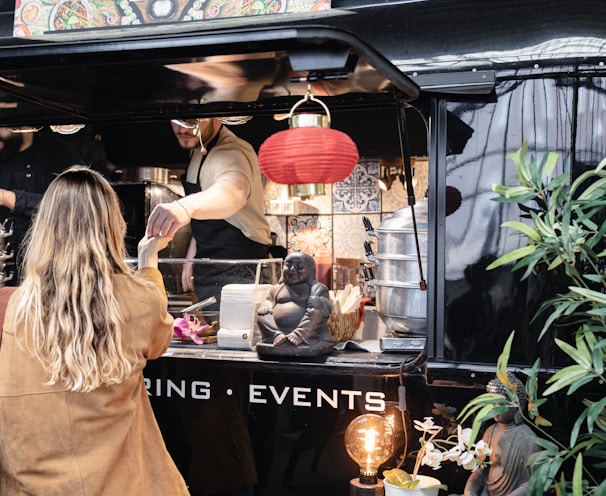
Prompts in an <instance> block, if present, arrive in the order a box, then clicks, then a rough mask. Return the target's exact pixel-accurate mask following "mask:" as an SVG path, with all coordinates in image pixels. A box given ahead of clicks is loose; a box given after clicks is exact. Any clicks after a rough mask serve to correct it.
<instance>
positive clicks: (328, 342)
mask: <svg viewBox="0 0 606 496" xmlns="http://www.w3.org/2000/svg"><path fill="white" fill-rule="evenodd" d="M331 312H332V303H331V302H330V298H329V295H328V288H327V287H326V286H325V285H324V284H322V283H320V282H317V281H316V263H315V261H314V259H313V257H312V256H311V255H308V254H306V253H300V252H296V253H291V254H289V255H287V256H286V258H285V259H284V266H283V268H282V277H281V279H280V282H279V283H278V284H276V285H274V286H273V287H272V288H271V289H270V290H269V293H268V295H267V298H266V299H265V301H263V302H262V303H261V305H260V306H259V308H258V310H257V326H258V327H259V330H260V331H261V335H262V341H261V342H260V343H258V344H257V353H258V354H259V355H284V356H318V355H323V354H327V353H330V352H331V351H332V350H333V339H332V334H331V333H330V329H329V328H328V316H329V315H330V313H331Z"/></svg>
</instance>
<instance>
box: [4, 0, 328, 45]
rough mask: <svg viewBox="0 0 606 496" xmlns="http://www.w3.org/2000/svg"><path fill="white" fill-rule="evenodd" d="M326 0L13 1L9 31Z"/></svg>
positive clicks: (254, 10)
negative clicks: (11, 22)
mask: <svg viewBox="0 0 606 496" xmlns="http://www.w3.org/2000/svg"><path fill="white" fill-rule="evenodd" d="M329 8H330V0H15V22H14V29H13V35H14V36H16V37H21V38H22V37H35V36H40V35H44V34H48V33H51V32H62V31H70V32H71V33H75V32H77V31H80V30H91V29H100V28H104V29H106V28H121V27H125V26H138V25H150V24H159V23H175V22H189V21H208V20H212V19H221V18H233V17H247V16H259V15H270V14H282V13H294V12H316V11H320V10H328V9H329Z"/></svg>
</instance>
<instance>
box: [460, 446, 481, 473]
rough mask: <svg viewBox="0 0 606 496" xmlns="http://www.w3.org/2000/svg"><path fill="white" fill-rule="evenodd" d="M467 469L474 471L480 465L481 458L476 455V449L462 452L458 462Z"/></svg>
mask: <svg viewBox="0 0 606 496" xmlns="http://www.w3.org/2000/svg"><path fill="white" fill-rule="evenodd" d="M457 463H458V464H459V465H460V466H461V467H463V468H464V469H465V470H471V471H472V472H473V471H474V470H476V469H477V468H478V467H479V466H480V464H481V463H480V460H478V459H477V458H476V457H475V452H474V451H465V452H464V453H462V454H461V458H460V460H459V461H458V462H457Z"/></svg>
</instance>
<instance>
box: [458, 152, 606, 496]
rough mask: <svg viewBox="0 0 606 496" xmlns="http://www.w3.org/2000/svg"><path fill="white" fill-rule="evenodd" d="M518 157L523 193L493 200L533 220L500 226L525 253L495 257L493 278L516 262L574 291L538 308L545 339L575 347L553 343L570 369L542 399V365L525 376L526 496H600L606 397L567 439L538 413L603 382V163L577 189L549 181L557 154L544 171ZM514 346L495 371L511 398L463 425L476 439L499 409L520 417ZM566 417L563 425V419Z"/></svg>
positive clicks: (605, 464)
mask: <svg viewBox="0 0 606 496" xmlns="http://www.w3.org/2000/svg"><path fill="white" fill-rule="evenodd" d="M511 158H512V159H513V160H514V163H515V167H516V174H517V178H518V181H519V184H518V185H515V186H503V185H499V186H495V187H494V191H495V192H496V193H497V194H498V195H499V196H498V197H497V198H496V200H497V201H499V202H509V203H517V204H518V205H519V207H520V209H521V210H522V212H524V214H523V215H524V216H525V217H527V218H528V219H529V220H530V223H525V222H522V221H512V222H505V223H504V224H503V227H507V228H513V229H515V231H516V232H517V233H518V234H519V235H520V236H522V237H524V238H525V240H526V244H525V246H522V247H520V248H517V249H515V250H513V251H511V252H509V253H507V254H505V255H503V256H502V257H500V258H498V259H497V260H496V261H495V262H493V263H492V264H491V265H490V266H489V267H488V269H489V270H490V269H492V268H496V267H500V266H503V265H506V264H511V263H513V264H514V265H513V270H520V269H524V274H523V277H522V278H523V279H525V278H528V277H531V275H532V274H534V273H535V272H536V271H537V270H538V269H539V266H540V267H543V268H546V269H547V270H556V269H557V270H559V271H560V272H561V274H562V275H563V277H564V278H565V279H566V282H567V290H566V291H563V292H561V293H560V294H558V295H556V296H555V297H553V298H551V299H549V300H547V301H545V302H544V303H543V304H542V305H541V307H540V309H539V311H538V314H541V313H547V319H546V321H545V324H544V326H543V329H542V331H541V333H540V337H539V339H542V338H544V336H545V333H546V331H547V330H548V329H549V328H550V327H552V326H554V325H560V324H566V325H567V326H573V327H567V328H572V329H574V331H573V335H572V336H569V339H555V343H556V344H557V346H558V347H559V348H560V349H561V350H562V351H563V352H564V353H565V354H566V355H567V357H568V358H569V359H570V365H568V366H566V367H564V368H562V369H560V370H558V371H557V372H555V373H553V374H551V375H550V376H549V378H548V379H547V381H546V385H547V388H546V389H545V391H543V393H542V394H541V393H540V392H539V389H540V388H539V383H540V382H539V377H540V374H541V372H542V371H541V369H540V359H537V360H536V361H535V363H534V365H533V367H532V368H531V369H529V370H525V371H523V373H524V375H525V376H526V396H527V400H528V407H527V409H526V410H525V411H521V414H522V416H523V418H524V419H525V421H526V422H528V423H529V424H530V425H532V426H533V428H534V429H535V431H536V432H537V438H536V442H537V444H538V445H539V446H540V447H541V448H542V449H541V451H540V452H538V453H536V454H535V455H533V456H532V457H531V459H530V460H529V468H530V472H531V480H530V486H529V490H528V494H532V495H537V496H541V495H543V494H556V495H569V494H572V495H573V496H582V495H593V496H603V495H606V481H604V480H602V478H603V477H602V476H598V475H596V473H600V471H601V470H603V469H605V468H606V397H602V398H601V399H598V400H597V401H590V400H588V399H585V400H583V404H582V407H581V408H580V410H581V413H580V415H578V417H577V419H576V421H575V422H574V425H573V427H572V429H571V432H570V436H569V438H568V439H565V440H560V439H556V438H555V437H554V436H552V435H551V434H550V432H549V428H550V427H551V425H552V423H551V422H550V421H549V420H548V419H546V418H544V417H543V416H542V415H541V414H540V412H539V409H540V408H541V407H544V406H545V403H546V402H547V401H549V400H550V399H551V398H553V395H554V393H559V394H564V395H566V396H569V397H571V396H572V395H573V394H575V395H576V396H578V395H579V394H580V393H582V392H583V390H582V389H581V390H579V389H580V388H582V387H583V386H586V385H588V384H589V383H593V385H595V386H596V388H597V389H598V390H599V388H603V387H604V386H603V385H604V384H605V383H606V377H605V373H604V364H605V359H606V274H605V272H606V271H605V270H604V265H605V264H604V262H605V260H606V208H605V207H606V159H604V160H602V162H601V163H600V164H599V165H598V166H597V167H596V168H595V169H592V170H589V171H587V172H585V173H583V174H581V175H580V176H579V177H578V178H576V179H575V180H574V181H572V182H570V176H569V174H562V175H559V176H556V177H551V175H552V172H553V170H554V167H555V164H556V161H557V158H558V156H557V154H555V153H548V154H546V155H545V156H544V157H543V159H542V160H541V161H540V162H537V161H536V160H535V159H534V158H533V157H529V156H528V146H527V144H526V143H525V144H524V145H523V146H522V148H520V149H519V150H518V151H517V152H516V153H515V154H513V155H511ZM538 314H537V315H538ZM513 339H514V333H512V334H511V336H510V337H509V339H508V341H507V343H506V345H505V347H504V349H503V352H502V354H501V356H500V357H499V360H498V363H497V376H498V377H499V379H500V380H501V382H503V383H504V384H505V385H507V386H508V387H511V390H510V391H508V392H507V395H506V396H503V395H495V394H483V395H480V396H479V397H477V398H475V399H474V400H472V401H471V402H470V403H469V404H468V405H467V406H466V407H465V408H464V409H463V411H462V412H461V415H460V417H461V421H464V420H465V419H467V418H469V417H471V416H474V422H473V429H474V436H475V435H477V433H478V432H479V429H480V427H481V425H482V423H483V422H485V421H486V420H489V419H491V418H493V417H494V416H495V414H496V413H498V411H499V410H502V409H504V408H506V407H507V406H517V407H519V408H520V409H521V407H520V404H519V400H518V398H517V396H516V394H515V385H511V384H510V383H509V381H508V379H507V368H508V361H509V356H510V350H511V344H512V341H513ZM576 396H575V397H576ZM521 410H522V409H521ZM560 414H561V415H562V416H563V417H565V416H566V412H560ZM601 473H603V472H601Z"/></svg>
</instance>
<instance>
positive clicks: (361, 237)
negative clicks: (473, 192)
mask: <svg viewBox="0 0 606 496" xmlns="http://www.w3.org/2000/svg"><path fill="white" fill-rule="evenodd" d="M401 167H402V161H401V160H400V161H399V163H397V162H396V163H394V162H393V161H387V160H381V159H361V160H360V161H359V162H358V164H357V165H356V167H355V169H354V171H353V172H352V174H351V175H350V176H349V177H348V178H347V179H345V180H344V181H341V182H339V183H335V184H327V185H326V186H325V189H326V192H325V194H324V195H320V196H314V197H310V198H306V199H302V198H289V197H288V187H287V186H286V185H280V184H275V183H272V182H271V181H267V182H266V184H265V201H266V214H267V219H268V221H269V224H270V227H271V229H272V231H273V232H274V233H276V244H278V245H281V246H285V247H286V248H287V250H288V252H289V253H290V252H293V251H302V252H305V253H309V254H310V255H315V254H316V253H318V251H319V250H320V249H327V250H328V251H330V252H331V253H332V256H333V263H334V262H335V260H336V259H337V258H358V259H359V260H360V262H361V263H362V264H364V263H367V262H368V259H367V258H366V254H365V250H364V241H365V240H369V241H371V242H373V241H374V243H373V246H374V251H375V253H376V238H374V237H369V236H368V233H367V232H366V230H365V228H364V223H363V221H362V218H363V217H367V218H368V219H369V220H370V222H371V224H372V226H373V227H374V228H377V227H378V226H379V224H380V223H381V220H382V219H383V218H385V217H388V216H390V215H391V214H392V213H393V212H395V211H396V210H398V209H399V208H402V207H404V206H406V205H407V201H406V192H405V189H404V185H403V182H404V180H403V177H402V176H401V174H399V173H401ZM392 171H395V172H399V173H398V174H394V175H393V176H392V174H390V172H392ZM413 176H414V178H413V185H414V190H415V197H416V198H417V199H421V198H423V196H424V194H425V191H426V190H427V158H426V157H414V158H413ZM381 178H383V179H384V181H385V179H388V180H387V181H385V182H387V183H389V182H391V186H390V188H389V189H388V190H387V191H385V190H382V189H381V188H380V187H379V179H381Z"/></svg>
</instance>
